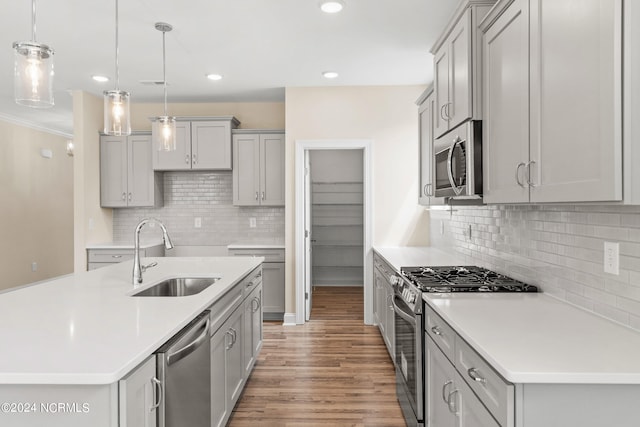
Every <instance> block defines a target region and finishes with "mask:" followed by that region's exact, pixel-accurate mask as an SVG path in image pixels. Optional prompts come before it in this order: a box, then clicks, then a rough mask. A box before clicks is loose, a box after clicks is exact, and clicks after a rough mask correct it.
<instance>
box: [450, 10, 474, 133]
mask: <svg viewBox="0 0 640 427" xmlns="http://www.w3.org/2000/svg"><path fill="white" fill-rule="evenodd" d="M471 33H472V31H471V9H467V11H466V12H465V13H464V15H463V16H462V17H460V20H459V21H458V23H457V24H456V25H455V27H454V28H453V30H452V32H451V34H450V35H449V40H448V44H449V61H450V63H449V73H450V74H449V106H448V108H447V109H446V110H445V112H446V115H447V116H448V118H449V129H453V128H455V127H456V126H458V125H459V124H460V123H462V122H463V121H465V120H467V119H469V118H471V102H472V94H471V89H472V84H471V78H472V75H471V74H472V68H471V64H472V62H471Z"/></svg>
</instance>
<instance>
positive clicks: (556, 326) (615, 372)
mask: <svg viewBox="0 0 640 427" xmlns="http://www.w3.org/2000/svg"><path fill="white" fill-rule="evenodd" d="M423 298H424V300H425V301H426V302H427V303H428V304H429V305H430V306H431V307H433V308H434V309H435V310H436V312H437V313H438V314H440V315H441V316H442V318H443V319H444V320H445V321H446V322H447V323H449V325H450V326H452V327H453V328H454V329H455V330H456V332H457V333H458V334H459V335H460V336H461V337H462V338H464V340H465V341H467V343H469V344H470V345H471V346H472V347H473V348H474V349H475V350H476V351H477V352H478V353H479V354H480V355H482V357H484V359H485V360H487V362H489V364H491V365H492V366H493V367H494V368H495V369H496V370H497V371H498V372H499V373H500V374H501V375H502V376H503V377H504V378H506V379H507V380H508V381H511V382H513V383H583V384H589V383H595V384H640V333H638V332H636V331H634V330H633V329H630V328H627V327H625V326H622V325H620V324H617V323H615V322H612V321H609V320H607V319H605V318H602V317H600V316H598V315H595V314H592V313H590V312H588V311H585V310H582V309H580V308H577V307H574V306H572V305H570V304H567V303H565V302H563V301H560V300H557V299H555V298H552V297H550V296H547V295H545V294H542V293H538V294H471V293H459V294H427V295H425V296H424V297H423Z"/></svg>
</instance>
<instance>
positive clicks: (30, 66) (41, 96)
mask: <svg viewBox="0 0 640 427" xmlns="http://www.w3.org/2000/svg"><path fill="white" fill-rule="evenodd" d="M31 26H32V30H31V41H28V42H14V43H13V50H14V55H13V56H14V63H15V67H14V97H15V101H16V103H17V104H20V105H25V106H27V107H33V108H50V107H53V104H54V102H53V49H51V48H50V47H49V46H47V45H46V44H42V43H38V42H36V0H31Z"/></svg>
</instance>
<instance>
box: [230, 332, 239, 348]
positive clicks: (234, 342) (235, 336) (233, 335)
mask: <svg viewBox="0 0 640 427" xmlns="http://www.w3.org/2000/svg"><path fill="white" fill-rule="evenodd" d="M230 329H231V338H232V341H231V347H233V346H234V345H236V341H237V339H238V332H237V331H236V330H235V329H234V328H230Z"/></svg>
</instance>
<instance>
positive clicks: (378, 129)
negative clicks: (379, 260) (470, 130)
mask: <svg viewBox="0 0 640 427" xmlns="http://www.w3.org/2000/svg"><path fill="white" fill-rule="evenodd" d="M424 89H425V87H424V86H389V87H362V86H359V87H330V88H326V87H323V88H287V90H286V102H285V105H286V130H287V150H286V167H287V171H286V176H287V179H286V208H285V215H286V222H285V242H286V248H287V251H286V262H287V264H286V279H285V280H286V293H285V299H286V311H287V313H293V312H294V311H295V289H294V288H295V286H294V278H295V242H294V234H295V228H294V227H295V202H296V201H295V182H294V166H295V165H294V158H295V141H296V140H301V139H371V140H373V165H372V169H373V197H374V201H373V230H374V235H373V244H374V245H377V246H401V245H409V246H412V245H426V244H428V229H429V225H428V215H427V213H426V212H425V210H424V208H421V207H419V206H418V173H417V171H418V112H417V106H416V105H415V100H416V99H417V98H418V97H419V96H420V94H421V93H422V92H423V91H424Z"/></svg>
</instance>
